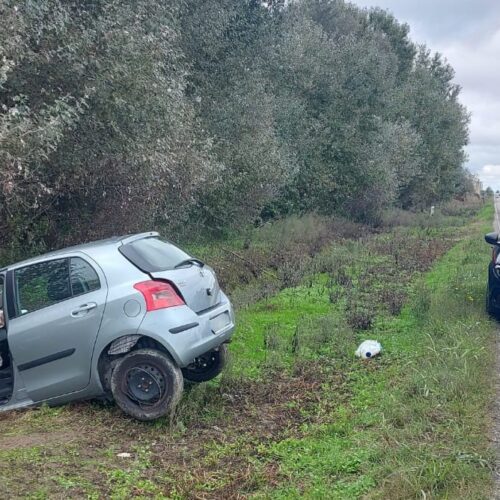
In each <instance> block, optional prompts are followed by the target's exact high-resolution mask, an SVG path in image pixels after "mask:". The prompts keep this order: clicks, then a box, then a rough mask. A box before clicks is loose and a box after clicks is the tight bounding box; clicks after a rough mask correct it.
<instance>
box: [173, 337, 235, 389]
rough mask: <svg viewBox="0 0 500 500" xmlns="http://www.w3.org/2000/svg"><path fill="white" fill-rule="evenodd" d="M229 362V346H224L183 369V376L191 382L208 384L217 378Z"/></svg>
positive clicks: (209, 352) (198, 358)
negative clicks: (207, 382) (208, 381)
mask: <svg viewBox="0 0 500 500" xmlns="http://www.w3.org/2000/svg"><path fill="white" fill-rule="evenodd" d="M226 362H227V346H226V344H222V345H221V346H219V347H218V348H217V349H214V350H212V351H208V352H206V353H205V354H202V355H201V356H198V357H197V358H195V359H194V361H193V362H192V363H191V364H189V365H188V366H186V368H183V369H182V374H183V375H184V378H185V379H186V380H189V381H190V382H206V381H207V380H212V379H213V378H215V377H217V375H219V373H221V372H222V370H223V369H224V366H226Z"/></svg>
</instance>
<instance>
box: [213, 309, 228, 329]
mask: <svg viewBox="0 0 500 500" xmlns="http://www.w3.org/2000/svg"><path fill="white" fill-rule="evenodd" d="M229 323H231V318H230V317H229V313H228V312H227V311H225V312H223V313H221V314H218V315H217V316H215V317H213V318H210V328H211V329H212V332H213V333H214V334H215V335H217V333H219V332H220V331H221V330H223V329H224V328H225V327H226V326H227V325H229Z"/></svg>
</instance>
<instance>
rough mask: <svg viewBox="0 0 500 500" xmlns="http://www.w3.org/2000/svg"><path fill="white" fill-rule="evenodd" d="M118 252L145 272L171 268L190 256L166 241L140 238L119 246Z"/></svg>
mask: <svg viewBox="0 0 500 500" xmlns="http://www.w3.org/2000/svg"><path fill="white" fill-rule="evenodd" d="M119 251H120V253H121V254H122V255H123V256H124V257H126V258H127V259H128V260H129V261H130V262H132V264H134V265H135V266H136V267H138V268H139V269H140V270H141V271H144V272H146V273H153V272H157V271H167V270H169V269H173V268H174V267H175V266H176V265H177V264H179V263H180V262H182V261H183V260H186V259H189V258H190V256H189V255H188V254H187V253H186V252H184V251H182V250H181V249H180V248H177V247H176V246H175V245H172V243H169V242H168V241H163V240H160V239H159V238H142V239H140V240H136V241H132V242H131V243H127V244H126V245H122V246H121V247H120V248H119Z"/></svg>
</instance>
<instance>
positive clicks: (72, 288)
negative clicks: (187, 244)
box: [0, 232, 234, 420]
mask: <svg viewBox="0 0 500 500" xmlns="http://www.w3.org/2000/svg"><path fill="white" fill-rule="evenodd" d="M0 294H1V296H0V299H1V301H0V308H1V309H2V310H3V316H4V321H3V325H0V326H1V327H0V411H2V410H11V409H15V408H21V407H25V406H31V405H38V404H41V403H47V404H50V405H55V404H62V403H66V402H69V401H74V400H78V399H88V398H94V397H107V398H110V399H114V401H115V402H116V403H117V405H118V406H119V407H120V408H121V409H122V410H123V411H124V412H126V413H128V414H129V415H131V416H133V417H135V418H137V419H140V420H153V419H156V418H159V417H161V416H163V415H166V414H169V413H170V412H171V411H172V409H173V408H174V407H175V405H176V403H177V402H178V400H179V398H180V396H181V394H182V390H183V383H184V379H186V380H189V381H192V382H202V381H206V380H210V379H212V378H213V377H215V376H217V375H218V374H219V373H220V372H221V370H222V368H223V366H224V363H225V359H226V343H227V342H229V340H230V338H231V336H232V334H233V331H234V313H233V309H232V307H231V304H230V302H229V300H228V298H227V297H226V295H225V294H224V293H223V292H222V291H221V290H220V288H219V284H218V282H217V278H216V276H215V274H214V272H213V270H212V269H211V268H210V267H209V266H207V265H205V264H204V263H203V262H201V261H200V260H198V259H195V258H192V257H191V256H189V255H188V254H187V253H185V252H184V251H182V250H181V249H179V248H178V247H176V246H174V245H173V244H172V243H170V242H168V241H165V240H162V239H160V237H159V235H158V233H155V232H149V233H142V234H136V235H133V236H126V237H119V238H111V239H108V240H102V241H97V242H94V243H88V244H85V245H80V246H76V247H72V248H67V249H64V250H60V251H57V252H52V253H49V254H46V255H43V256H41V257H37V258H34V259H30V260H27V261H24V262H20V263H17V264H14V265H11V266H8V267H6V268H3V269H0Z"/></svg>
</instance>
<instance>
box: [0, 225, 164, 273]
mask: <svg viewBox="0 0 500 500" xmlns="http://www.w3.org/2000/svg"><path fill="white" fill-rule="evenodd" d="M158 236H159V234H158V233H157V232H156V231H148V232H146V233H136V234H127V235H123V236H112V237H111V238H106V239H103V240H97V241H90V242H88V243H82V244H80V245H74V246H71V247H66V248H61V249H59V250H55V251H53V252H48V253H44V254H42V255H37V256H36V257H32V258H30V259H26V260H23V261H20V262H15V263H12V264H9V265H7V266H5V267H3V268H1V269H0V271H6V270H8V269H12V268H18V267H24V266H28V265H30V264H34V263H36V262H41V261H45V260H48V259H51V258H54V257H58V256H60V255H66V254H68V253H72V252H82V253H85V254H87V255H89V256H91V257H92V256H93V255H94V254H98V253H99V252H101V251H102V250H104V249H105V247H116V248H118V247H119V246H121V245H125V244H127V243H131V242H132V241H136V240H140V239H143V238H152V237H158Z"/></svg>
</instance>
